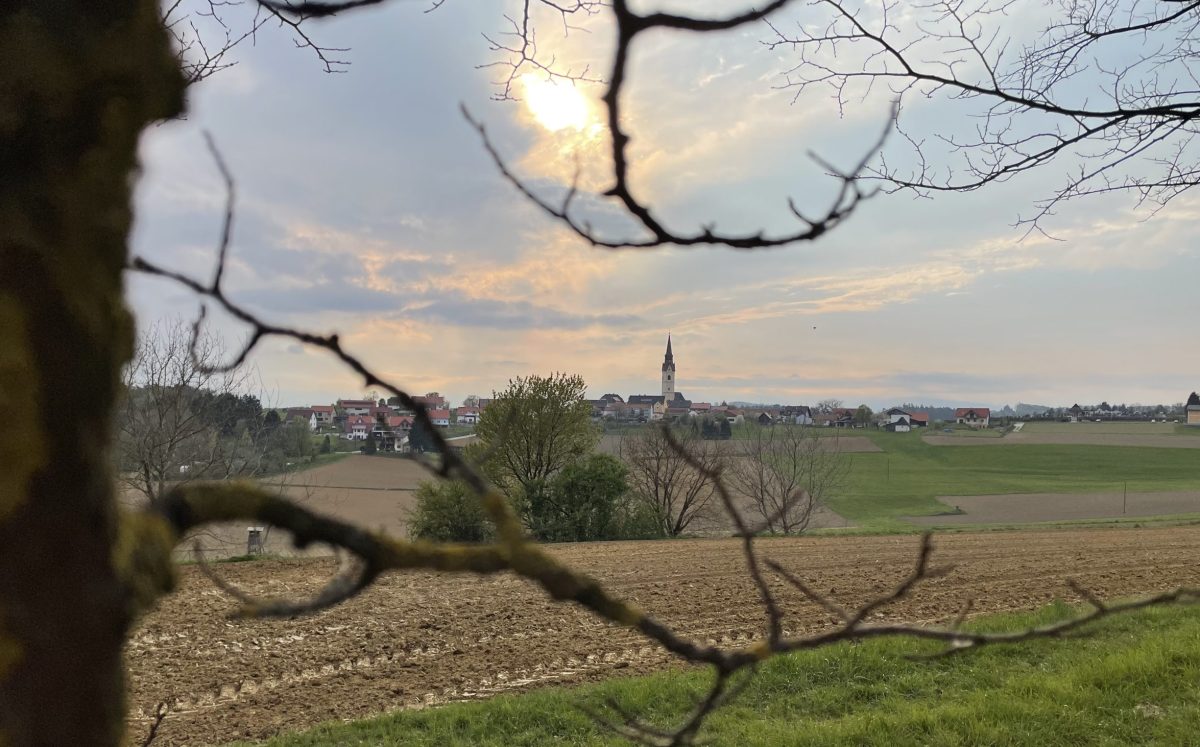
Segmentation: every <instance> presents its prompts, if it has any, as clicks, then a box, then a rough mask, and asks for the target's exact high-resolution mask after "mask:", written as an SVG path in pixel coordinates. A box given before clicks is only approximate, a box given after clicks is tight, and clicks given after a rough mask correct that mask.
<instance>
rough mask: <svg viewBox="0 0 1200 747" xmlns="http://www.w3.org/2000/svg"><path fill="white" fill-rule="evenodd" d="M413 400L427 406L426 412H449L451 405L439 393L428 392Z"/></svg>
mask: <svg viewBox="0 0 1200 747" xmlns="http://www.w3.org/2000/svg"><path fill="white" fill-rule="evenodd" d="M413 400H414V401H416V402H418V403H420V404H422V405H425V409H426V410H447V411H449V406H448V405H449V403H447V402H446V398H445V397H443V396H442V395H440V394H438V393H437V392H428V393H426V394H423V395H419V396H416V397H413Z"/></svg>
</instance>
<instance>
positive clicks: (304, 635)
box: [127, 528, 1200, 745]
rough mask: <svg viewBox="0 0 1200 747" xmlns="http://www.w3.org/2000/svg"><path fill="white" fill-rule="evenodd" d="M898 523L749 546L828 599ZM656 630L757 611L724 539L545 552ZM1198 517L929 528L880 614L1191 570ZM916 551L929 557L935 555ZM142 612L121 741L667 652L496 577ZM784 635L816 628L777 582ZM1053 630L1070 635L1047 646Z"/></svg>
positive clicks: (890, 557) (277, 582)
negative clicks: (294, 602)
mask: <svg viewBox="0 0 1200 747" xmlns="http://www.w3.org/2000/svg"><path fill="white" fill-rule="evenodd" d="M915 547H916V539H915V538H913V537H836V538H811V539H809V538H805V539H771V540H764V541H763V542H762V543H761V550H762V554H763V555H764V556H766V557H770V558H774V559H776V560H778V561H781V562H783V563H784V564H786V565H788V566H790V567H791V568H792V569H794V570H795V571H796V572H798V573H800V574H801V575H802V576H804V577H805V578H807V579H810V580H811V581H813V582H814V583H815V584H816V587H817V588H818V589H820V590H821V591H823V592H827V593H828V594H829V595H830V596H831V597H833V598H834V599H835V600H837V601H838V602H841V603H842V604H844V605H853V604H856V603H859V602H861V601H862V600H863V599H865V598H867V597H868V596H871V595H874V594H877V593H879V592H880V591H882V590H884V589H885V588H887V587H888V586H889V585H890V584H892V583H894V582H895V581H897V580H898V579H899V578H900V577H902V576H903V575H904V574H905V573H907V572H908V570H909V567H910V565H911V562H912V559H913V555H914V552H915ZM553 551H554V552H555V553H556V554H558V555H560V556H561V557H563V558H564V559H565V560H567V561H569V562H571V563H573V564H574V565H575V566H577V567H579V568H582V569H585V570H587V571H588V572H590V573H592V574H594V575H595V576H597V577H599V578H601V579H603V580H604V581H605V582H606V583H607V584H609V586H610V587H611V588H612V589H614V590H616V591H617V592H619V593H620V594H622V595H625V596H626V597H628V598H631V599H633V600H635V601H636V602H637V603H638V604H640V605H642V606H643V607H644V608H646V609H648V610H650V611H651V612H653V613H654V614H656V615H658V616H659V617H660V618H662V619H663V620H665V621H666V622H668V623H669V624H671V625H674V626H678V627H679V628H680V629H681V630H684V631H686V632H688V633H689V634H691V635H693V636H696V637H698V638H702V639H707V640H710V641H714V642H721V643H724V644H728V645H740V644H744V643H747V642H749V641H751V640H753V639H754V638H755V637H756V636H757V635H758V634H759V631H760V629H761V622H762V621H761V613H760V611H759V607H758V605H757V602H756V597H755V593H754V591H753V590H752V588H751V586H750V584H749V582H748V580H747V578H746V576H745V573H744V570H743V562H742V558H741V557H740V555H739V553H738V549H737V544H736V543H735V542H734V541H732V540H687V541H673V542H643V543H596V544H583V545H574V546H558V547H556V548H554V550H553ZM1197 557H1200V529H1196V528H1170V529H1153V530H1151V529H1143V530H1123V531H1117V530H1108V531H1070V532H1066V531H1064V532H1012V533H994V534H960V535H946V536H943V537H939V538H938V541H937V552H936V555H935V561H936V563H950V564H954V566H955V568H954V570H953V571H952V572H950V573H949V574H948V575H946V576H944V577H942V578H939V579H936V580H933V581H930V582H929V583H928V584H927V585H926V586H925V587H924V588H923V589H921V590H920V591H919V593H917V594H915V595H914V596H913V597H912V598H911V599H907V600H904V601H902V602H901V603H899V604H897V605H894V606H893V607H891V608H889V609H887V610H886V611H885V612H884V613H883V614H884V615H886V617H887V618H889V619H905V620H911V621H929V622H933V621H941V620H945V619H947V618H949V617H953V616H954V615H955V614H956V613H957V612H958V611H959V610H960V608H961V607H962V605H963V603H964V602H965V601H966V600H968V599H973V600H975V606H974V608H973V609H974V610H975V612H976V613H985V612H993V611H998V610H1012V609H1021V608H1029V607H1035V606H1038V605H1041V604H1044V603H1045V602H1047V601H1048V600H1050V599H1053V598H1055V597H1058V596H1063V595H1065V594H1066V592H1065V591H1064V588H1063V583H1064V581H1065V580H1066V579H1067V578H1076V579H1078V580H1080V581H1081V582H1082V583H1084V584H1085V585H1087V586H1089V587H1091V588H1092V589H1094V590H1096V591H1097V593H1099V594H1100V595H1102V596H1115V595H1128V594H1136V593H1142V592H1151V591H1155V590H1160V589H1166V588H1169V587H1174V586H1178V585H1181V584H1195V583H1196V582H1197V576H1198V575H1200V573H1198V570H1200V561H1197ZM936 563H935V564H936ZM216 567H217V568H218V570H219V571H220V572H221V573H222V574H223V575H224V576H225V577H226V578H227V579H229V580H230V581H231V582H233V583H236V584H238V585H240V586H242V587H243V588H245V589H247V590H249V591H251V592H254V593H259V594H302V593H304V592H306V591H310V590H312V589H313V588H315V587H316V586H317V585H318V584H319V583H321V581H322V580H323V579H324V578H325V577H326V575H327V574H328V573H329V572H330V571H331V570H333V561H332V560H331V559H327V558H307V559H289V560H279V561H261V562H256V563H238V564H225V565H219V566H216ZM182 575H183V579H182V585H181V588H180V589H179V591H178V592H177V593H176V594H174V595H173V596H171V597H170V598H168V599H167V600H165V601H164V602H163V604H162V605H161V606H160V607H159V608H158V609H157V610H156V611H155V612H153V613H152V614H150V615H149V616H147V617H146V618H145V619H144V621H143V622H142V623H141V625H140V627H139V628H138V629H137V630H136V631H135V632H134V634H133V635H132V637H131V640H130V643H129V645H128V649H127V657H128V668H129V675H130V687H131V697H130V709H131V710H130V743H134V742H135V741H136V740H137V739H139V738H140V737H141V735H143V734H144V733H145V728H146V726H147V724H148V719H149V714H150V712H151V711H152V710H153V708H154V705H155V703H156V702H158V701H159V700H161V699H164V698H167V699H169V700H170V701H171V702H172V704H173V707H174V712H173V713H172V714H171V715H170V716H169V717H168V718H167V720H166V722H164V724H163V727H162V731H161V732H160V737H159V739H158V740H156V742H155V744H157V745H184V744H187V745H195V744H212V743H220V742H223V741H228V740H232V739H236V738H261V737H267V736H270V735H272V734H275V733H277V732H280V731H290V730H297V729H301V728H303V727H306V726H309V725H312V724H315V723H317V722H320V721H324V720H329V719H353V718H359V717H363V716H367V715H370V714H376V713H381V712H385V711H389V710H395V709H401V708H416V707H424V706H428V705H431V704H437V703H442V702H447V701H453V700H464V699H471V698H484V697H488V696H490V695H492V694H495V693H502V692H509V691H515V690H522V689H528V688H534V687H539V686H544V685H558V684H567V683H577V682H584V681H590V680H597V679H602V678H606V677H612V676H620V675H629V674H636V673H641V672H649V671H652V670H656V669H662V668H664V667H667V666H672V665H673V662H672V660H671V659H670V658H669V657H668V656H667V655H665V654H664V653H663V652H662V651H661V650H659V649H658V648H656V647H654V646H651V645H649V644H647V643H645V642H644V641H642V640H641V639H640V638H638V637H637V636H636V635H634V634H632V633H630V632H628V631H625V630H622V629H620V628H617V627H614V626H612V625H609V624H607V623H603V622H600V621H598V620H596V619H594V618H593V617H591V616H590V615H588V614H586V613H584V612H581V611H579V610H578V609H575V608H573V607H568V606H563V605H556V604H553V603H550V602H549V601H548V600H547V599H546V598H545V596H544V594H543V593H542V592H540V591H539V590H538V589H536V588H534V587H532V586H530V585H529V584H528V583H526V582H523V581H521V580H519V579H517V578H515V577H512V576H509V575H503V576H496V577H488V578H478V577H473V576H472V577H458V576H446V575H437V574H428V573H411V574H394V575H391V576H388V577H386V578H384V579H382V580H381V581H380V582H379V583H378V584H377V585H376V586H375V587H374V588H372V589H371V590H369V591H368V592H366V593H365V594H363V595H362V596H361V597H359V598H358V599H355V600H353V601H351V602H350V603H348V604H344V605H342V606H340V607H338V608H336V609H333V610H330V611H327V612H324V613H322V614H319V615H316V616H312V617H308V618H304V619H298V620H290V621H244V622H232V621H229V620H226V619H225V617H224V615H225V614H226V613H228V612H229V611H230V610H231V609H232V608H233V604H232V602H231V600H229V599H228V598H227V597H225V596H224V595H223V594H222V593H221V592H219V591H218V590H217V589H215V588H214V587H213V586H212V584H211V583H209V582H208V581H207V580H206V579H204V577H203V576H202V575H201V574H200V572H199V570H198V569H197V568H195V567H194V566H193V567H185V568H184V569H183V570H182ZM777 588H778V591H779V594H780V597H781V599H783V600H784V607H785V610H786V612H787V615H788V618H787V622H786V627H787V629H788V632H789V633H791V634H796V633H802V632H805V631H812V630H817V629H821V628H823V627H825V626H828V625H830V624H831V622H832V621H831V619H830V617H829V616H828V614H825V613H823V612H822V611H820V610H819V609H817V608H816V607H815V606H814V605H812V604H810V603H806V602H805V601H803V600H800V599H797V598H796V597H795V595H794V594H789V593H787V591H786V590H785V589H784V588H783V587H782V586H778V587H777ZM1064 645H1069V644H1064Z"/></svg>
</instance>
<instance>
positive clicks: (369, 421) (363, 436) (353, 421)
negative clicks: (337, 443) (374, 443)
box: [342, 415, 375, 441]
mask: <svg viewBox="0 0 1200 747" xmlns="http://www.w3.org/2000/svg"><path fill="white" fill-rule="evenodd" d="M374 430H375V418H372V417H370V416H369V415H350V416H348V417H347V418H346V422H345V423H344V424H343V425H342V437H343V438H348V439H350V440H351V441H366V440H367V436H369V435H371V433H372V431H374Z"/></svg>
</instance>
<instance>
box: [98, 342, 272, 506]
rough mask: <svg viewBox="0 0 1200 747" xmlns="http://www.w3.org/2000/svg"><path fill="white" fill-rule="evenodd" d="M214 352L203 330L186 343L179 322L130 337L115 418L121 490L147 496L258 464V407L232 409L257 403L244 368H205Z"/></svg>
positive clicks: (251, 469)
mask: <svg viewBox="0 0 1200 747" xmlns="http://www.w3.org/2000/svg"><path fill="white" fill-rule="evenodd" d="M221 353H222V348H221V346H220V344H219V343H218V341H217V340H216V338H214V337H212V336H211V335H208V334H204V335H200V336H199V337H198V338H197V339H196V341H195V345H194V346H193V345H192V330H191V325H189V324H187V323H185V322H183V321H182V320H167V321H161V322H158V323H156V324H154V325H152V326H151V327H150V328H149V329H147V330H145V331H143V332H142V333H141V334H140V335H139V336H138V340H137V344H136V347H135V348H134V354H133V358H132V359H131V360H130V362H129V365H127V366H126V367H125V371H124V374H123V383H124V397H123V401H122V403H121V406H120V410H119V413H118V418H117V428H118V434H117V456H118V470H119V473H120V479H121V482H122V483H123V484H124V485H125V486H126V487H127V488H128V489H130V490H133V491H135V492H137V493H139V494H141V495H142V496H144V497H145V498H146V499H147V500H150V501H153V500H156V499H157V498H158V497H160V496H161V495H163V494H164V493H165V492H166V491H167V489H168V488H169V487H170V486H171V485H174V484H177V483H181V482H188V481H191V480H197V479H224V478H228V477H232V476H239V475H248V474H254V473H256V472H257V471H258V470H259V468H260V467H261V464H262V453H261V451H262V450H261V449H260V448H258V444H255V443H254V441H256V440H258V439H259V438H260V437H261V431H262V426H261V424H260V423H258V422H255V421H257V418H258V415H259V413H258V412H249V413H248V412H239V409H243V408H239V407H238V406H239V405H241V404H243V403H245V402H247V401H252V402H253V403H254V404H255V405H257V402H258V400H257V397H254V396H253V395H252V394H251V393H250V391H249V387H248V383H249V381H250V379H251V377H252V371H251V370H250V369H246V368H243V369H238V370H236V371H226V372H216V371H213V370H212V365H213V364H214V363H215V362H216V361H218V360H219V359H220V356H221ZM253 409H255V410H257V409H258V408H257V407H254V408H253ZM247 415H251V416H253V420H252V421H251V422H245V421H246V417H245V416H247ZM239 421H241V422H239ZM222 431H226V432H222Z"/></svg>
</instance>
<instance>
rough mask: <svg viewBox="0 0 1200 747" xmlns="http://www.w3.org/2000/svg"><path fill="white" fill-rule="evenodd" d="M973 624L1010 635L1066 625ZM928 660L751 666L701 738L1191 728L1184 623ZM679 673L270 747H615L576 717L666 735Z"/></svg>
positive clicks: (678, 704) (1196, 624)
mask: <svg viewBox="0 0 1200 747" xmlns="http://www.w3.org/2000/svg"><path fill="white" fill-rule="evenodd" d="M1068 612H1069V609H1068V608H1067V607H1066V606H1065V605H1061V604H1057V605H1051V606H1050V607H1048V608H1045V609H1043V610H1041V611H1039V612H1037V613H1032V614H1026V615H1004V616H994V617H989V618H984V619H982V620H981V621H979V622H977V623H975V624H976V625H978V626H979V627H982V628H987V629H990V630H1016V629H1020V628H1023V627H1025V626H1028V625H1030V624H1044V623H1047V622H1050V621H1052V620H1055V619H1059V618H1061V617H1062V616H1063V615H1065V614H1068ZM933 650H935V649H934V648H933V647H932V645H931V644H924V643H918V642H914V641H908V640H891V641H883V640H875V641H867V642H864V643H859V644H842V645H838V646H834V647H829V648H824V649H819V650H816V651H810V652H803V653H799V654H793V655H789V656H786V657H780V658H778V659H775V660H772V661H770V662H768V663H767V664H765V665H764V666H763V667H762V668H761V669H760V672H759V674H758V676H757V677H756V679H755V680H754V681H753V682H751V683H750V685H749V686H748V687H747V688H746V690H745V692H743V693H742V695H741V696H740V697H739V698H738V699H737V700H736V701H734V702H733V703H732V704H730V705H728V706H726V707H725V708H724V709H722V710H721V711H719V712H717V713H716V714H715V715H714V716H713V717H712V718H711V719H710V721H709V722H708V724H707V725H706V727H705V730H704V731H703V732H702V737H704V738H707V739H708V740H709V743H711V744H717V745H767V744H770V745H797V746H799V745H813V746H814V747H815V746H817V745H835V746H836V745H847V746H848V745H880V747H883V746H885V745H886V746H888V747H892V746H895V745H1013V746H1020V745H1029V747H1035V746H1036V747H1042V746H1044V745H1126V744H1158V745H1185V744H1195V743H1196V742H1197V739H1198V737H1197V724H1200V610H1197V609H1195V608H1183V607H1175V608H1162V609H1155V610H1148V611H1145V612H1142V613H1138V614H1136V615H1131V616H1128V617H1121V618H1113V619H1110V620H1108V621H1105V622H1104V623H1101V624H1100V625H1098V626H1097V627H1095V628H1093V634H1092V635H1089V636H1086V637H1081V638H1073V639H1068V640H1059V641H1049V640H1048V641H1038V642H1033V643H1025V644H1021V645H1017V646H1007V647H999V646H997V647H994V648H988V649H983V650H980V651H975V652H970V653H967V654H965V655H959V656H952V657H948V658H943V659H937V660H932V661H920V662H913V661H909V660H907V659H906V658H905V657H906V656H908V655H911V654H914V653H923V652H924V653H928V652H931V651H933ZM708 677H709V675H708V673H707V672H706V671H704V670H700V669H687V670H679V671H675V672H668V673H664V674H660V675H655V676H650V677H641V678H631V679H623V680H612V681H609V682H605V683H603V684H600V685H594V686H587V687H580V688H573V689H551V690H542V691H538V692H533V693H529V694H524V695H516V696H507V697H499V698H495V699H493V700H489V701H486V702H480V703H469V704H455V705H449V706H445V707H442V708H436V709H431V710H426V711H407V712H400V713H396V714H393V715H390V716H385V717H381V718H376V719H371V720H365V721H360V722H354V723H349V724H343V723H331V724H327V725H325V726H321V727H318V728H317V729H314V730H312V731H309V732H305V733H301V734H296V735H291V736H286V737H280V738H277V739H275V740H272V741H271V742H269V743H267V744H269V745H270V747H333V746H334V745H337V746H339V747H340V746H342V745H394V744H404V745H430V746H433V745H439V746H440V745H494V746H496V747H500V746H501V745H504V746H508V745H577V746H581V747H582V746H583V745H616V744H624V742H622V741H621V740H619V739H617V738H616V737H614V736H613V735H612V734H611V733H609V732H606V731H605V730H603V729H602V728H600V727H598V726H597V725H596V724H595V723H594V722H593V721H592V720H591V719H590V718H589V717H588V716H587V715H585V714H584V712H583V708H588V709H592V710H596V711H600V712H602V713H605V712H608V713H610V714H611V711H608V708H607V706H606V703H607V702H608V701H609V700H610V699H611V700H614V701H615V702H617V703H619V704H620V705H621V706H623V707H624V708H626V709H628V710H631V711H633V712H635V713H638V714H640V716H641V717H642V718H643V719H645V720H647V721H649V722H650V723H654V724H659V725H667V724H674V723H676V722H677V720H678V719H679V718H680V717H681V715H682V714H685V713H686V712H687V710H688V709H689V708H690V706H691V705H692V703H693V702H694V699H695V698H696V697H697V695H698V694H700V693H701V692H702V690H703V688H704V687H705V684H706V683H707V682H708Z"/></svg>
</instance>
